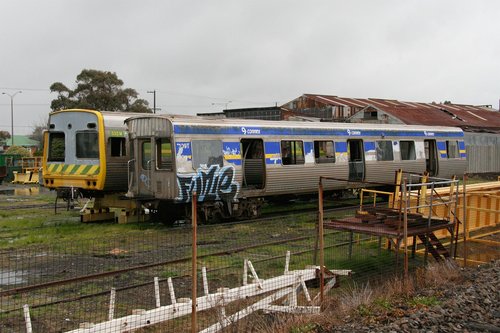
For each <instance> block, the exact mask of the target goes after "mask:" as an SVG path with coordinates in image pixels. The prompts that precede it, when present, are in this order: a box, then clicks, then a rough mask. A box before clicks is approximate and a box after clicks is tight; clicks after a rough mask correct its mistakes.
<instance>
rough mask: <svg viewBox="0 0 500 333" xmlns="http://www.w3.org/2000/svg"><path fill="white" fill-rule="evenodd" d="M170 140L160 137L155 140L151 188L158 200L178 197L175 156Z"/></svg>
mask: <svg viewBox="0 0 500 333" xmlns="http://www.w3.org/2000/svg"><path fill="white" fill-rule="evenodd" d="M172 148H173V147H172V143H171V140H170V138H167V137H160V138H156V140H155V150H156V153H155V154H154V156H155V158H154V163H152V166H151V167H152V168H153V172H152V177H151V187H152V189H153V192H154V194H155V197H156V198H160V199H173V198H174V197H175V196H176V193H175V184H176V177H175V173H174V156H175V154H174V153H173V152H172Z"/></svg>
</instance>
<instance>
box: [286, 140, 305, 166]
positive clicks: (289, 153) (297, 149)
mask: <svg viewBox="0 0 500 333" xmlns="http://www.w3.org/2000/svg"><path fill="white" fill-rule="evenodd" d="M281 163H282V164H283V165H289V164H304V149H303V143H302V141H281Z"/></svg>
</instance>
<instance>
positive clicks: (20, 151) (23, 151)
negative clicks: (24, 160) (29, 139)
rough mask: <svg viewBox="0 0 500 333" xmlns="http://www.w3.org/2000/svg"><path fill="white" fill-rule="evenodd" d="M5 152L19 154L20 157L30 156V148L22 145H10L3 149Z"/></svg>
mask: <svg viewBox="0 0 500 333" xmlns="http://www.w3.org/2000/svg"><path fill="white" fill-rule="evenodd" d="M5 154H11V155H21V156H22V157H30V156H31V152H30V150H29V149H26V148H24V147H21V146H12V147H10V148H9V149H7V150H6V151H5Z"/></svg>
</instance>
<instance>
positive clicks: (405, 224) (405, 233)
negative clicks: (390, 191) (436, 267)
mask: <svg viewBox="0 0 500 333" xmlns="http://www.w3.org/2000/svg"><path fill="white" fill-rule="evenodd" d="M403 184H404V187H403V204H404V221H403V245H404V279H405V283H407V282H408V187H407V180H406V178H405V179H404V182H403ZM398 250H399V249H398Z"/></svg>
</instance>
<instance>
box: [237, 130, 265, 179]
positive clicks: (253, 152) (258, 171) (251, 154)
mask: <svg viewBox="0 0 500 333" xmlns="http://www.w3.org/2000/svg"><path fill="white" fill-rule="evenodd" d="M241 151H242V165H241V169H242V176H243V187H245V188H254V189H263V188H264V186H265V183H266V158H265V156H264V143H263V142H262V139H242V140H241Z"/></svg>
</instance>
